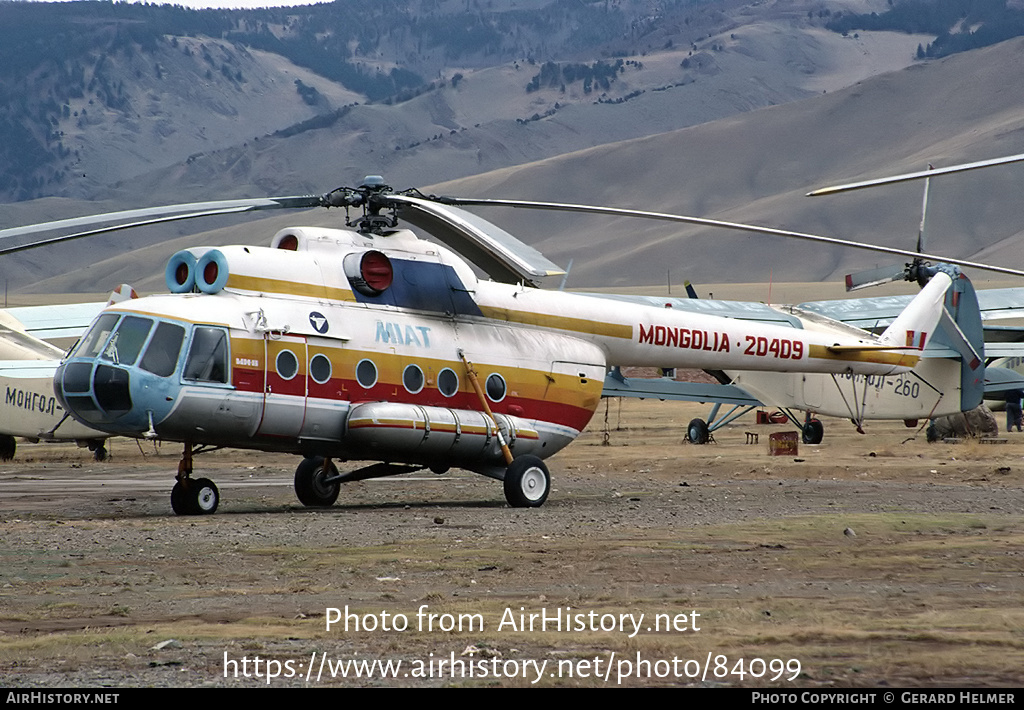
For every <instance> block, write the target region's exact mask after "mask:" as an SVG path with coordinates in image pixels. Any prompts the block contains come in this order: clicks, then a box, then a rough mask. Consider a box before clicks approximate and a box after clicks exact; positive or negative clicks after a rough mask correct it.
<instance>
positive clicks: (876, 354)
mask: <svg viewBox="0 0 1024 710" xmlns="http://www.w3.org/2000/svg"><path fill="white" fill-rule="evenodd" d="M807 357H809V358H818V359H819V360H842V361H844V362H873V363H878V364H880V365H893V366H895V367H915V366H916V365H917V363H918V362H920V360H921V356H920V355H910V354H907V353H894V352H891V351H885V350H881V351H880V350H853V351H849V350H848V351H845V352H834V351H832V350H829V348H828V346H825V345H811V346H810V348H809V350H808V354H807Z"/></svg>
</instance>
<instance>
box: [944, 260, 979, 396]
mask: <svg viewBox="0 0 1024 710" xmlns="http://www.w3.org/2000/svg"><path fill="white" fill-rule="evenodd" d="M935 340H936V341H937V342H939V343H941V344H942V345H948V346H949V347H951V348H953V349H954V350H956V351H957V352H959V353H960V358H961V367H960V411H964V412H966V411H967V410H970V409H974V408H975V407H977V406H978V405H979V404H981V401H982V399H983V398H984V395H985V365H984V362H985V330H984V327H983V325H982V322H981V310H980V309H979V308H978V296H977V294H976V293H975V291H974V285H973V284H972V283H971V280H970V279H968V278H967V277H966V276H965V275H963V274H959V275H958V276H957V278H956V279H954V280H953V288H951V289H950V290H949V293H948V294H947V295H946V309H945V312H944V313H943V317H942V321H941V322H940V327H939V330H938V331H937V332H936V333H935Z"/></svg>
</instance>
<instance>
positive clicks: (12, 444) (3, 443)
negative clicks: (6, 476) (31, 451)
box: [0, 434, 18, 461]
mask: <svg viewBox="0 0 1024 710" xmlns="http://www.w3.org/2000/svg"><path fill="white" fill-rule="evenodd" d="M17 449H18V443H17V442H16V441H15V440H14V437H13V436H8V435H7V434H4V435H2V436H0V461H10V460H11V459H13V458H14V452H15V451H17Z"/></svg>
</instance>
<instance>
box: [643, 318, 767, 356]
mask: <svg viewBox="0 0 1024 710" xmlns="http://www.w3.org/2000/svg"><path fill="white" fill-rule="evenodd" d="M748 337H749V336H748ZM645 343H646V344H650V345H665V346H667V347H670V348H684V349H687V348H688V349H690V350H708V351H710V352H716V353H721V352H725V353H727V352H729V334H728V333H724V332H722V333H719V332H710V331H707V330H698V329H696V328H694V329H690V328H675V327H672V326H664V325H652V326H651V327H650V328H646V327H644V324H643V323H641V324H640V344H641V345H643V344H645Z"/></svg>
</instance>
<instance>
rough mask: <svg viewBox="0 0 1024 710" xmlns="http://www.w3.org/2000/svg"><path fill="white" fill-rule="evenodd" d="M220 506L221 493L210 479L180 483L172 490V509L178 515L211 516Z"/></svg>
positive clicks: (186, 480) (189, 480) (187, 480)
mask: <svg viewBox="0 0 1024 710" xmlns="http://www.w3.org/2000/svg"><path fill="white" fill-rule="evenodd" d="M218 505H220V491H219V490H217V486H216V485H215V484H214V482H213V481H211V480H210V479H209V478H197V479H195V480H193V479H190V478H189V479H185V481H184V482H182V481H178V482H177V483H175V484H174V488H172V489H171V509H172V510H173V511H174V512H175V514H176V515H210V514H212V513H215V512H217V506H218Z"/></svg>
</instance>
